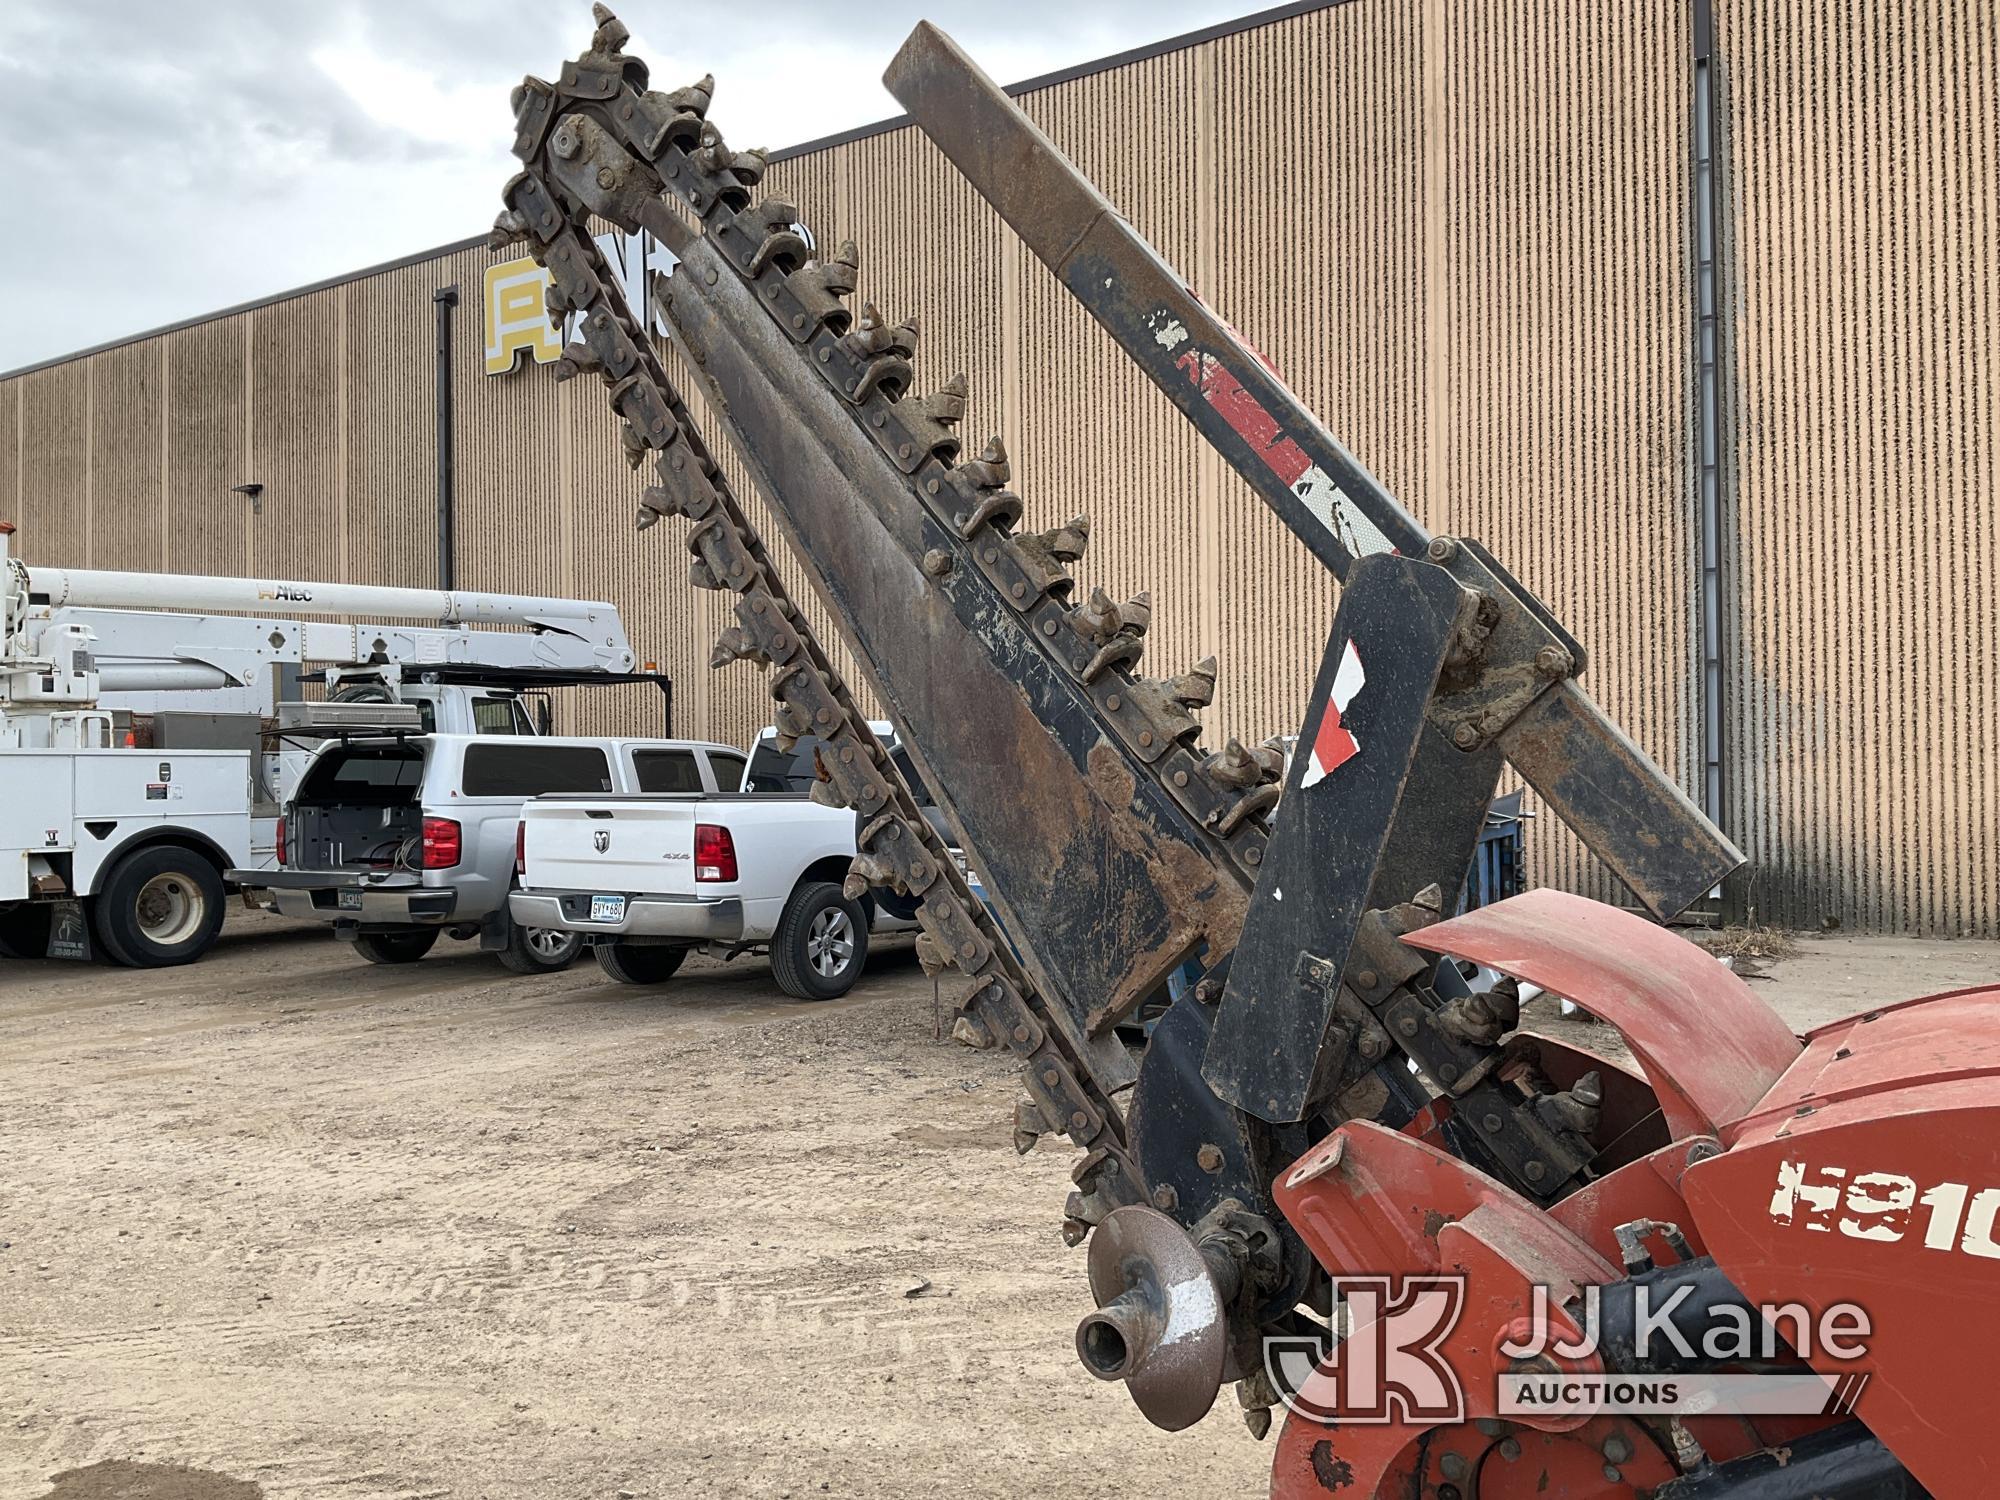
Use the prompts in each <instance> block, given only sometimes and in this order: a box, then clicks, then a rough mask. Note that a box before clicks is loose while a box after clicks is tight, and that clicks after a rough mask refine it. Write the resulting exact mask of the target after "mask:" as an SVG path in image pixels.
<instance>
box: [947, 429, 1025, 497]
mask: <svg viewBox="0 0 2000 1500" xmlns="http://www.w3.org/2000/svg"><path fill="white" fill-rule="evenodd" d="M952 472H954V473H956V474H959V475H961V476H963V478H964V479H965V481H966V482H967V483H968V484H970V485H971V486H972V487H973V488H974V489H976V490H997V489H999V488H1000V487H1001V486H1002V485H1004V484H1006V483H1007V481H1008V480H1010V479H1012V478H1013V477H1014V468H1013V465H1012V464H1010V463H1008V462H1007V445H1006V444H1004V443H1002V442H1001V441H1000V439H999V438H998V437H990V438H988V439H987V440H986V446H985V447H984V448H981V449H980V450H979V457H977V458H969V459H967V460H966V461H965V462H964V463H962V464H960V465H959V466H958V467H957V468H956V469H955V470H953V471H952Z"/></svg>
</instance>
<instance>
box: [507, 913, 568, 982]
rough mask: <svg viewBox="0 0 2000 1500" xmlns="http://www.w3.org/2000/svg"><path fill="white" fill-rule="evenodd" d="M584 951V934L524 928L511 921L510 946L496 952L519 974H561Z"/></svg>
mask: <svg viewBox="0 0 2000 1500" xmlns="http://www.w3.org/2000/svg"><path fill="white" fill-rule="evenodd" d="M582 953H583V934H582V933H580V932H564V931H563V930H562V929H561V928H560V927H523V926H522V925H521V924H520V923H519V922H516V921H514V920H513V919H512V918H509V919H508V922H507V945H506V946H505V947H504V948H501V949H500V950H499V952H498V953H497V954H496V955H495V956H496V957H498V958H499V960H500V962H501V964H502V965H503V966H504V967H505V968H506V969H508V970H509V971H510V972H512V973H515V974H558V973H561V972H562V971H563V970H564V969H567V968H568V967H569V966H570V965H571V964H573V963H575V962H576V961H577V959H578V957H580V956H581V955H582Z"/></svg>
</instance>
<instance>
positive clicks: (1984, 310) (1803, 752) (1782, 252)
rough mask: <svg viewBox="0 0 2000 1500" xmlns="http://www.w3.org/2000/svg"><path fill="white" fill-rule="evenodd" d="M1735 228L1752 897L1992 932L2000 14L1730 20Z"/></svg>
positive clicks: (1804, 11) (1855, 916)
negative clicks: (1997, 16) (1999, 19)
mask: <svg viewBox="0 0 2000 1500" xmlns="http://www.w3.org/2000/svg"><path fill="white" fill-rule="evenodd" d="M1718 23H1719V24H1718V38H1717V43H1718V48H1719V51H1720V53H1721V55H1722V57H1723V58H1724V59H1725V66H1726V73H1725V76H1724V87H1725V90H1726V100H1727V104H1728V119H1729V131H1730V134H1729V141H1728V149H1729V161H1730V168H1731V174H1732V176H1731V192H1730V228H1731V232H1732V234H1733V237H1734V245H1733V249H1734V261H1735V264H1734V273H1733V281H1734V296H1733V298H1732V299H1731V307H1730V310H1731V314H1732V318H1733V325H1734V326H1733V332H1734V338H1735V368H1734V378H1735V384H1736V415H1737V435H1736V475H1737V490H1738V525H1737V529H1736V535H1735V544H1736V545H1735V556H1734V559H1733V563H1734V567H1735V569H1736V571H1737V576H1738V577H1739V578H1740V580H1741V584H1742V587H1741V591H1740V599H1739V605H1740V607H1739V608H1738V610H1737V612H1736V616H1735V618H1734V619H1733V620H1732V622H1731V635H1732V636H1733V638H1734V651H1733V653H1732V660H1731V662H1730V671H1729V679H1730V681H1731V682H1732V684H1733V686H1734V693H1733V695H1732V699H1731V702H1730V712H1729V719H1728V724H1727V733H1728V734H1729V735H1730V736H1731V738H1732V739H1733V741H1734V744H1733V747H1732V749H1733V753H1732V755H1731V761H1732V765H1733V767H1734V769H1735V774H1736V796H1735V798H1734V806H1733V809H1732V812H1733V815H1734V817H1735V819H1736V820H1737V824H1738V827H1739V828H1740V829H1741V830H1742V839H1743V843H1744V847H1745V849H1746V850H1747V851H1748V852H1749V854H1750V855H1751V857H1752V859H1753V860H1754V861H1755V862H1756V875H1755V879H1754V886H1753V894H1754V898H1755V899H1756V901H1757V902H1758V904H1759V906H1760V907H1761V908H1762V909H1763V910H1765V911H1768V912H1771V913H1773V914H1777V915H1781V916H1784V917H1787V918H1797V919H1805V920H1811V919H1813V918H1816V917H1820V916H1826V917H1832V918H1838V919H1840V920H1841V921H1843V922H1846V923H1848V924H1849V925H1852V926H1859V927H1863V928H1905V927H1907V928H1917V929H1920V930H1924V931H1929V932H1942V933H1947V934H1951V933H1959V932H1965V933H1977V934H1980V935H1982V936H1991V935H1992V934H1993V933H1994V931H1995V927H1996V921H1995V907H1996V880H2000V850H1996V842H2000V733H1996V730H1995V728H1994V719H1993V682H1994V674H1995V668H1996V655H1995V644H1996V643H1995V635H1996V630H2000V592H1996V584H1995V572H1996V563H2000V537H1997V536H1996V521H1995V508H1996V504H2000V394H1996V393H2000V358H1996V353H2000V245H1996V236H2000V43H1996V30H1997V29H2000V22H1996V19H1995V12H1994V7H1993V5H1992V3H1991V0H1880V3H1876V4H1871V5H1865V6H1857V7H1854V8H1852V9H1851V10H1850V9H1849V8H1846V7H1841V8H1838V9H1832V10H1829V9H1827V8H1823V7H1819V6H1813V5H1805V4H1797V5H1784V6H1777V7H1773V6H1770V5H1768V4H1752V3H1749V0H1730V3H1728V4H1725V5H1723V6H1721V7H1720V8H1719V15H1718Z"/></svg>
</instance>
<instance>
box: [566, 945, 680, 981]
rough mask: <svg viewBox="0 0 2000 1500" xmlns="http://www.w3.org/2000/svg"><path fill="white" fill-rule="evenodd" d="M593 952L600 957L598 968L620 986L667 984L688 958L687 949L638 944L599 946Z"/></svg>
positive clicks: (598, 958)
mask: <svg viewBox="0 0 2000 1500" xmlns="http://www.w3.org/2000/svg"><path fill="white" fill-rule="evenodd" d="M590 951H591V952H592V953H594V954H596V955H597V966H598V967H599V968H600V969H602V970H603V971H604V972H605V973H606V974H608V975H609V976H610V977H611V978H613V979H615V980H617V981H618V982H619V983H620V984H665V983H666V982H667V981H668V980H669V979H672V978H673V977H674V975H675V974H677V973H678V972H680V967H681V964H682V962H683V961H684V960H685V959H686V958H687V956H688V951H687V949H685V948H665V947H656V946H646V947H641V946H640V945H638V944H636V943H599V944H598V945H597V946H596V947H594V948H592V949H591V950H590Z"/></svg>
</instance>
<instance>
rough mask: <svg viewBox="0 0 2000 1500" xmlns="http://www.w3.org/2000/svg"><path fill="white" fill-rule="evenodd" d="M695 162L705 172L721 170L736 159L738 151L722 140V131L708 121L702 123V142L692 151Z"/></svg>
mask: <svg viewBox="0 0 2000 1500" xmlns="http://www.w3.org/2000/svg"><path fill="white" fill-rule="evenodd" d="M690 154H691V155H692V156H693V158H694V164H695V165H696V166H697V167H699V168H700V169H701V170H702V171H704V172H710V173H714V172H721V171H723V170H724V169H726V168H727V167H728V166H729V165H730V163H731V162H733V161H735V160H736V153H735V152H733V151H731V150H730V149H729V148H728V147H727V146H726V145H724V144H723V142H722V132H721V131H719V130H717V129H716V128H715V127H714V126H713V125H711V124H709V123H708V121H706V120H704V121H702V124H701V144H700V145H698V146H696V147H695V148H694V150H693V152H691V153H690Z"/></svg>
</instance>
